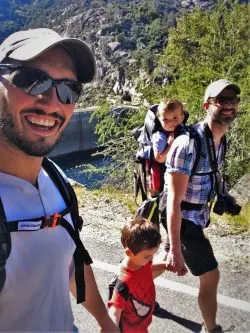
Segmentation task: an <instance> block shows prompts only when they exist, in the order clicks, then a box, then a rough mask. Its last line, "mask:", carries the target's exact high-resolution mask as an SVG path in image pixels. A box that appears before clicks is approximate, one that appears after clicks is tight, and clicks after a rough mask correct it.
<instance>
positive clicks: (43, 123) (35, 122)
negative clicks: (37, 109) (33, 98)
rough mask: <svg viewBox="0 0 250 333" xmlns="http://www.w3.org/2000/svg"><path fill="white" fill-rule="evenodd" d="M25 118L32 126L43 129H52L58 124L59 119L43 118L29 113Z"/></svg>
mask: <svg viewBox="0 0 250 333" xmlns="http://www.w3.org/2000/svg"><path fill="white" fill-rule="evenodd" d="M25 119H26V120H27V122H28V123H29V124H30V125H31V126H34V127H36V128H38V129H40V130H43V131H49V130H52V129H54V128H55V127H56V126H57V125H58V121H57V120H55V119H42V118H38V117H35V116H32V115H27V116H26V117H25Z"/></svg>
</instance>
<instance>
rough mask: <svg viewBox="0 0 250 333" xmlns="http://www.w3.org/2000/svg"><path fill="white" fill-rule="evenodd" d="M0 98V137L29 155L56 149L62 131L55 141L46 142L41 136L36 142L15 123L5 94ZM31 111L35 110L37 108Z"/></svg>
mask: <svg viewBox="0 0 250 333" xmlns="http://www.w3.org/2000/svg"><path fill="white" fill-rule="evenodd" d="M0 95H1V93H0ZM0 100H1V104H0V137H1V136H2V138H3V140H5V141H8V143H9V144H11V145H12V146H15V147H17V148H18V149H20V150H21V151H23V152H24V153H25V154H27V155H29V156H35V157H43V156H46V155H47V154H48V153H50V152H51V151H52V150H53V149H54V147H55V146H56V144H57V143H58V141H59V140H60V138H61V136H62V133H61V134H60V135H59V136H58V137H57V139H56V140H55V142H53V143H48V142H46V138H39V139H38V140H36V141H35V142H34V141H31V140H29V139H27V138H25V133H24V132H23V131H22V130H20V129H18V128H17V126H16V125H15V123H16V122H15V119H14V117H13V115H12V114H11V112H10V111H9V109H8V104H7V102H6V100H5V99H4V98H3V96H0ZM25 111H29V110H25ZM30 111H33V112H34V111H35V110H30ZM41 112H43V111H41V110H37V113H40V114H41Z"/></svg>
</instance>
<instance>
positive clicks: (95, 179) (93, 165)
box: [51, 152, 106, 189]
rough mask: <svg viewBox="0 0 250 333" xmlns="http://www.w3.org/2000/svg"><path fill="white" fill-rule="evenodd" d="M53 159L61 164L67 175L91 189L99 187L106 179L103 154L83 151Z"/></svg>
mask: <svg viewBox="0 0 250 333" xmlns="http://www.w3.org/2000/svg"><path fill="white" fill-rule="evenodd" d="M51 159H52V160H53V161H54V162H55V163H57V164H58V165H59V167H60V168H61V169H62V170H63V171H64V172H65V174H66V176H67V177H69V178H71V179H73V180H75V181H76V182H78V183H80V184H83V185H84V186H86V187H87V188H89V189H93V188H98V187H99V186H100V185H101V184H102V182H103V181H104V179H105V174H104V172H103V171H102V167H103V166H104V165H105V163H106V162H105V160H104V158H103V157H101V156H91V155H90V154H87V153H83V152H81V153H73V154H68V155H63V156H60V157H53V158H51Z"/></svg>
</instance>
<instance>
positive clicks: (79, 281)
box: [42, 158, 93, 303]
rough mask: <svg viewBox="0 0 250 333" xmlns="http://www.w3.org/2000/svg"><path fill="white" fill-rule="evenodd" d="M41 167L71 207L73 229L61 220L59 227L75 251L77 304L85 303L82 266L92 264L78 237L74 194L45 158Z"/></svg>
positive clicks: (76, 207)
mask: <svg viewBox="0 0 250 333" xmlns="http://www.w3.org/2000/svg"><path fill="white" fill-rule="evenodd" d="M42 166H43V167H44V169H45V170H46V172H47V173H48V174H49V176H50V177H51V179H52V180H53V181H54V183H55V184H56V186H57V187H58V189H59V191H60V193H61V194H62V196H63V198H64V200H65V202H66V204H67V205H69V206H70V207H71V216H72V221H73V224H74V229H73V228H72V227H71V225H70V224H69V223H68V222H67V221H66V220H65V219H64V218H63V219H62V220H61V223H60V224H61V226H62V227H64V228H65V229H66V230H67V232H68V233H69V235H70V236H71V238H72V239H73V240H74V242H75V245H76V249H75V252H74V263H75V281H76V289H77V290H76V292H77V303H82V302H84V301H85V279H84V264H85V265H90V264H92V262H93V261H92V259H91V257H90V255H89V253H88V251H87V250H86V249H85V247H84V245H83V243H82V241H81V239H80V235H79V230H81V229H82V225H83V220H82V218H81V216H80V215H79V209H78V202H77V197H76V195H75V192H74V190H73V188H72V186H71V185H70V183H68V182H66V180H65V179H64V177H63V176H62V174H61V173H60V172H59V171H58V169H57V168H56V166H55V165H54V164H53V162H52V161H50V160H49V159H47V158H44V159H43V164H42Z"/></svg>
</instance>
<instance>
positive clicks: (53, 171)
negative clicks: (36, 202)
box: [42, 157, 83, 231]
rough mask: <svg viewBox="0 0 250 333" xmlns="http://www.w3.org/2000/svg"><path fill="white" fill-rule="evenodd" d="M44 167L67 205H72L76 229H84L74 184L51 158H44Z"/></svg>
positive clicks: (72, 215)
mask: <svg viewBox="0 0 250 333" xmlns="http://www.w3.org/2000/svg"><path fill="white" fill-rule="evenodd" d="M42 167H43V168H44V169H45V171H46V172H47V173H48V175H49V176H50V178H51V179H52V180H53V182H54V183H55V185H56V186H57V188H58V189H59V191H60V193H61V195H62V197H63V199H64V201H65V203H66V205H67V207H71V212H70V213H71V217H72V221H73V224H74V227H75V230H80V231H81V229H82V225H83V220H82V217H81V216H80V215H79V209H78V201H77V197H76V194H75V191H74V190H73V188H72V186H71V185H70V183H69V182H67V181H66V180H65V178H64V177H63V175H62V174H61V173H60V172H59V170H58V169H57V167H56V166H55V165H54V163H53V162H52V161H51V160H49V159H48V158H46V157H45V158H44V159H43V163H42Z"/></svg>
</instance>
